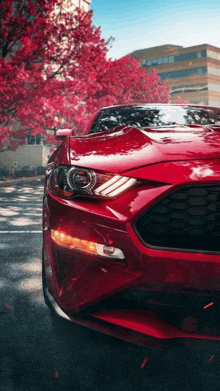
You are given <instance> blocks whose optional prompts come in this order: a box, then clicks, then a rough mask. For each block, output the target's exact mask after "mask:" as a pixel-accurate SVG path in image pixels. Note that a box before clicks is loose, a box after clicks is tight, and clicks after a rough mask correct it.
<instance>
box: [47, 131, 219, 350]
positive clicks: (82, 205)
mask: <svg viewBox="0 0 220 391" xmlns="http://www.w3.org/2000/svg"><path fill="white" fill-rule="evenodd" d="M213 129H214V128H213V126H212V127H211V126H209V127H207V126H206V127H205V126H197V125H195V126H184V127H181V126H175V127H172V128H169V127H167V128H166V129H163V130H161V129H160V130H158V129H156V128H155V129H154V128H147V129H146V128H145V129H140V128H135V127H131V126H125V125H124V126H120V127H117V128H115V129H113V130H112V131H109V132H102V133H101V134H91V135H87V136H82V137H70V138H66V140H65V141H64V142H63V143H62V145H61V146H60V147H59V148H58V150H57V151H56V152H55V153H54V154H53V155H52V157H51V158H50V160H49V163H52V164H53V168H52V169H55V168H56V167H58V166H60V165H67V166H71V165H74V166H79V167H83V168H88V169H92V170H96V171H98V172H107V173H114V174H121V175H123V176H127V177H131V178H136V179H138V180H140V181H141V182H140V183H138V185H137V186H136V187H134V188H131V189H130V190H129V191H127V192H125V193H124V194H121V195H120V196H118V197H117V198H115V199H108V198H99V199H97V198H94V197H92V196H87V197H79V196H78V197H75V198H74V197H73V198H69V199H68V198H65V197H60V196H58V195H56V194H53V193H52V192H51V190H50V188H49V187H48V181H47V179H48V178H49V176H50V173H49V174H48V178H46V182H45V194H44V208H43V210H44V218H43V235H44V249H43V250H44V251H43V252H44V269H45V273H46V282H47V288H48V291H49V292H50V294H51V295H52V296H53V297H54V299H55V300H56V302H57V304H58V305H59V307H60V308H61V309H62V310H63V311H64V312H65V313H66V314H67V315H68V316H69V317H70V319H71V320H72V321H73V322H76V323H80V324H84V325H86V326H87V327H91V328H94V329H99V330H100V331H103V332H107V333H109V334H111V335H113V334H114V333H113V334H112V333H111V330H112V329H111V324H112V325H117V326H120V327H122V330H121V332H122V333H123V332H124V333H125V334H126V331H125V329H129V330H133V332H137V333H142V334H146V335H148V336H151V337H154V338H161V339H167V338H182V337H186V338H193V337H196V338H209V339H220V337H219V335H215V336H213V335H209V334H208V333H207V334H206V333H202V332H193V333H189V332H186V331H184V330H181V329H180V328H178V327H176V326H173V325H169V323H167V322H165V321H161V320H160V319H159V317H158V316H156V315H152V313H150V311H149V308H148V307H149V306H146V305H144V306H143V308H142V307H141V308H140V307H137V308H134V309H128V308H127V307H126V306H125V308H123V305H122V304H120V308H117V305H118V304H117V305H116V304H115V305H116V308H114V310H113V309H112V308H109V307H108V306H107V308H104V309H103V308H102V309H101V310H100V309H99V305H102V304H103V303H104V304H103V305H105V302H106V303H108V300H109V299H111V298H114V297H115V298H116V297H117V295H120V294H121V293H123V292H129V290H130V291H131V292H132V294H133V293H135V292H136V293H137V295H139V293H140V294H142V293H143V292H173V293H174V292H182V293H184V294H186V293H188V294H189V295H190V294H192V293H194V294H196V295H216V297H217V296H218V294H219V293H220V252H218V251H215V252H210V251H200V250H198V251H191V250H187V249H172V248H166V249H164V248H159V247H158V248H156V247H154V246H151V245H148V244H146V243H144V242H143V240H141V239H140V237H139V235H138V234H137V232H136V230H135V228H134V223H135V222H136V220H137V219H138V218H139V217H140V216H142V214H143V213H144V212H145V211H148V210H149V209H150V208H151V207H152V206H154V205H155V204H156V203H157V202H158V201H160V200H163V198H164V197H165V196H166V195H169V194H171V193H172V192H174V191H175V190H176V189H179V188H181V187H183V186H186V185H201V184H202V185H218V184H219V183H220V159H219V158H220V147H219V145H220V132H219V130H218V129H214V130H213ZM197 198H198V197H197ZM198 210H200V209H198ZM51 230H62V231H63V232H65V233H66V234H68V235H72V236H73V237H76V238H79V239H82V240H88V241H92V242H95V243H99V244H103V245H108V244H109V243H111V245H112V246H113V247H115V248H119V249H120V250H121V251H122V252H123V254H124V255H125V261H118V260H113V259H109V258H104V257H101V256H98V255H91V254H85V253H82V252H80V251H77V250H74V249H73V250H68V249H65V248H62V247H59V246H58V245H56V244H55V243H54V242H53V241H52V239H51ZM152 294H153V293H152ZM106 300H107V301H106ZM126 300H127V299H126ZM209 302H213V300H212V299H210V300H209V301H208V303H209ZM115 303H116V301H115ZM117 303H118V302H117ZM121 303H122V301H121ZM205 304H207V299H206V302H205V303H204V304H203V305H202V306H201V310H202V311H203V312H204V310H203V308H204V307H205ZM121 306H122V307H121ZM146 307H147V309H146ZM213 307H214V306H213ZM81 314H82V315H83V317H85V316H88V318H86V319H85V318H80V316H81ZM85 314H86V315H85ZM95 319H99V323H95V322H96V320H95ZM100 322H101V323H100ZM106 322H107V323H106ZM112 327H113V326H112ZM123 330H124V331H123ZM129 333H130V332H129ZM129 333H128V335H130V336H131V335H133V334H132V333H131V334H129ZM116 334H117V336H118V337H120V335H118V334H120V333H116ZM133 337H134V335H133ZM133 337H129V336H128V338H127V340H129V338H130V340H132V341H133V342H134V341H136V342H137V340H138V338H139V337H138V338H137V339H136V338H133ZM124 339H126V338H124ZM136 342H135V343H136Z"/></svg>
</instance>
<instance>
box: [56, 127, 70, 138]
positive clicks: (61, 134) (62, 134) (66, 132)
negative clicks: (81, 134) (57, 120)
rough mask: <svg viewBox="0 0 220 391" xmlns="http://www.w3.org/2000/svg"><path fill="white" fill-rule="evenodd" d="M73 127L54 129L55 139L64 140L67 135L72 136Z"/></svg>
mask: <svg viewBox="0 0 220 391" xmlns="http://www.w3.org/2000/svg"><path fill="white" fill-rule="evenodd" d="M73 134H74V131H73V129H57V130H55V140H65V138H66V137H68V136H73Z"/></svg>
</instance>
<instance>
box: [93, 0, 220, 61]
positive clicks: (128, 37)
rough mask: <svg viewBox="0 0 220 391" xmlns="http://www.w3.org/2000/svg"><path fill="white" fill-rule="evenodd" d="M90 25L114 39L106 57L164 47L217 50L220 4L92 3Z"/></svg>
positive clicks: (96, 0) (140, 0) (117, 0)
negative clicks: (200, 47) (91, 22)
mask: <svg viewBox="0 0 220 391" xmlns="http://www.w3.org/2000/svg"><path fill="white" fill-rule="evenodd" d="M91 9H92V10H93V24H94V25H95V26H101V30H102V37H103V38H104V39H106V40H107V39H109V38H110V37H111V36H112V37H114V38H115V42H114V43H113V47H112V48H111V49H110V50H109V53H108V57H111V58H113V59H115V58H120V57H122V56H124V55H126V54H128V53H131V52H133V51H134V50H138V49H144V48H149V47H153V46H160V45H166V44H174V45H181V46H184V47H188V46H194V45H200V44H205V43H206V44H209V45H213V46H217V47H220V2H219V3H218V2H217V1H214V0H210V2H208V0H206V1H203V0H199V1H198V0H197V1H179V2H178V1H173V0H170V1H167V0H165V1H160V0H149V1H148V2H147V1H144V0H134V1H131V0H92V3H91Z"/></svg>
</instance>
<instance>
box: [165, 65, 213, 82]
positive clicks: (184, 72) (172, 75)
mask: <svg viewBox="0 0 220 391" xmlns="http://www.w3.org/2000/svg"><path fill="white" fill-rule="evenodd" d="M204 73H207V67H200V68H190V69H181V70H179V71H173V72H163V73H158V76H160V78H161V79H162V80H165V79H177V78H179V77H186V76H192V75H202V74H204Z"/></svg>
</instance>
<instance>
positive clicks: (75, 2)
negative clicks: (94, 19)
mask: <svg viewBox="0 0 220 391" xmlns="http://www.w3.org/2000/svg"><path fill="white" fill-rule="evenodd" d="M90 5H91V0H63V1H62V9H63V11H64V12H65V11H67V12H74V10H75V8H76V7H78V8H81V10H83V11H85V12H87V11H89V10H90Z"/></svg>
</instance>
